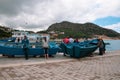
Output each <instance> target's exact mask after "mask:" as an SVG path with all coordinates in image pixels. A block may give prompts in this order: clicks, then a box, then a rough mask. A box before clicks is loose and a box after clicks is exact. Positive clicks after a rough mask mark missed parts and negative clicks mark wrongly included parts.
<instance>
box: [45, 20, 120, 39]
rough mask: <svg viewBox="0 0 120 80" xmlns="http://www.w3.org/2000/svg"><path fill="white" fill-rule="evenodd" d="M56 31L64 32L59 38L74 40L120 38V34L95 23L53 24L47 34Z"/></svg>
mask: <svg viewBox="0 0 120 80" xmlns="http://www.w3.org/2000/svg"><path fill="white" fill-rule="evenodd" d="M50 31H54V32H55V33H58V34H59V33H60V32H64V35H63V34H59V35H58V37H59V38H63V37H66V36H72V37H74V38H76V37H78V38H84V37H89V38H91V37H94V36H95V35H105V36H108V37H119V38H120V33H117V32H115V31H113V30H111V29H106V28H102V27H100V26H98V25H96V24H93V23H85V24H78V23H71V22H67V21H64V22H61V23H55V24H52V25H51V26H50V27H49V28H48V29H47V32H50Z"/></svg>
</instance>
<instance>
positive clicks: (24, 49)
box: [22, 36, 29, 60]
mask: <svg viewBox="0 0 120 80" xmlns="http://www.w3.org/2000/svg"><path fill="white" fill-rule="evenodd" d="M22 44H23V51H24V55H25V59H26V60H28V47H29V40H28V38H27V36H24V39H23V40H22Z"/></svg>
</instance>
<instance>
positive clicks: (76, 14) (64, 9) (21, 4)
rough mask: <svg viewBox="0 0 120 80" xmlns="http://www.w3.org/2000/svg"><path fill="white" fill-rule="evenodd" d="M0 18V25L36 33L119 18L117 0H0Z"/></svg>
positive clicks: (119, 2) (119, 8) (118, 0)
mask: <svg viewBox="0 0 120 80" xmlns="http://www.w3.org/2000/svg"><path fill="white" fill-rule="evenodd" d="M11 1H12V0H11ZM8 2H9V4H8ZM6 3H7V4H8V7H7V6H4V5H7V4H6ZM9 9H10V10H9ZM6 10H7V11H6ZM9 12H10V13H9ZM0 15H2V16H0V18H1V20H0V23H1V24H5V25H8V26H11V27H15V28H17V27H19V26H20V27H21V28H23V29H27V30H33V28H34V30H36V31H39V30H44V29H47V28H48V26H50V25H51V24H53V23H56V22H61V21H71V22H75V23H85V22H92V21H94V20H96V19H97V18H102V17H107V16H116V17H120V0H114V1H110V0H28V1H27V0H13V1H12V2H10V1H9V0H5V1H0ZM26 23H27V24H26Z"/></svg>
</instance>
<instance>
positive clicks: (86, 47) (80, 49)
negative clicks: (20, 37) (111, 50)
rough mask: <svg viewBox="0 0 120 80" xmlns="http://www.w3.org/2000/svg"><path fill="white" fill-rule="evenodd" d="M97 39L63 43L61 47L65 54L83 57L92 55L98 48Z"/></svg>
mask: <svg viewBox="0 0 120 80" xmlns="http://www.w3.org/2000/svg"><path fill="white" fill-rule="evenodd" d="M97 42H98V40H97V39H94V40H89V41H87V42H85V41H83V42H80V43H68V44H65V43H61V44H60V48H61V49H62V51H63V53H64V55H65V56H66V55H69V56H71V57H74V58H81V57H85V56H89V55H91V54H92V53H93V52H94V51H95V50H97V48H98V47H97Z"/></svg>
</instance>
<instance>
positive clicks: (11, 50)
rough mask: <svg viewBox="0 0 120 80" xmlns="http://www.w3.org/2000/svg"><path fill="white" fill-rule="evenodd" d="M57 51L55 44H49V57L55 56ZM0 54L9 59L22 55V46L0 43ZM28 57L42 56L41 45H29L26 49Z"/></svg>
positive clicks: (12, 43) (20, 44) (19, 44)
mask: <svg viewBox="0 0 120 80" xmlns="http://www.w3.org/2000/svg"><path fill="white" fill-rule="evenodd" d="M58 50H59V46H58V45H57V44H56V43H55V42H50V43H49V50H48V54H49V55H51V56H54V55H56V53H57V52H58ZM0 54H2V55H6V56H9V57H12V56H15V55H24V50H23V44H22V43H14V42H3V41H0ZM28 55H33V56H37V55H40V56H41V55H44V49H43V48H42V45H41V43H30V45H29V48H28Z"/></svg>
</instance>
